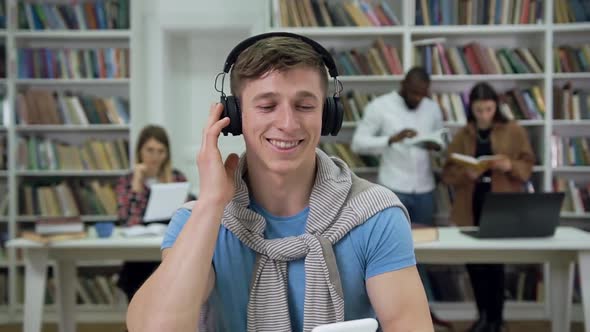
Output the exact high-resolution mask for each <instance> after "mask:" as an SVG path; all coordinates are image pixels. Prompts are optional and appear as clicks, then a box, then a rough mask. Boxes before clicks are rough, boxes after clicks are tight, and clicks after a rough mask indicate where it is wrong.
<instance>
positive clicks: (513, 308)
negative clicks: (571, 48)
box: [265, 0, 590, 320]
mask: <svg viewBox="0 0 590 332" xmlns="http://www.w3.org/2000/svg"><path fill="white" fill-rule="evenodd" d="M336 1H337V0H335V1H334V2H336ZM387 1H388V3H389V4H390V6H391V7H392V8H393V9H394V11H396V14H397V16H398V18H399V19H400V23H401V25H399V26H391V27H308V28H306V27H303V28H292V27H279V26H277V25H275V24H274V23H273V22H278V21H279V19H277V18H278V17H277V15H278V10H277V9H276V8H274V7H273V5H274V4H276V3H278V1H273V0H267V8H268V11H267V13H266V18H265V19H266V21H267V22H269V23H268V24H269V25H268V31H288V32H294V33H298V34H302V35H305V36H308V37H311V38H313V39H315V40H316V41H318V42H320V43H322V44H323V45H324V46H326V47H335V48H341V49H350V48H351V47H357V45H370V44H371V43H372V41H373V40H374V39H376V38H377V37H382V38H383V39H384V40H385V42H386V43H387V42H392V43H393V44H395V46H396V48H397V49H398V51H399V52H400V53H399V55H400V60H401V62H402V65H403V69H404V72H405V71H407V70H408V69H410V68H411V67H412V66H413V65H414V63H413V48H414V47H413V41H416V40H421V39H428V38H439V37H442V38H445V39H446V44H449V45H462V44H466V43H468V42H470V41H478V42H480V43H481V44H483V45H488V46H494V47H517V46H521V45H523V46H525V47H529V48H531V49H532V50H533V52H535V54H536V55H537V57H538V58H539V60H540V61H541V63H542V65H543V69H544V71H543V72H542V73H540V74H509V75H433V76H432V77H431V79H432V84H431V90H432V91H433V92H459V91H468V90H469V89H470V88H471V86H473V85H474V84H475V83H476V82H481V81H485V82H489V83H490V84H492V85H493V86H494V87H495V88H496V89H497V90H498V91H505V90H508V89H511V88H513V87H523V86H527V87H528V86H531V85H539V86H540V87H541V89H542V90H543V94H544V99H545V100H544V102H545V106H546V115H545V118H544V119H543V120H524V121H520V122H519V123H520V124H521V125H522V126H524V127H525V128H526V129H527V130H528V131H529V133H530V134H531V139H532V141H533V145H534V149H535V151H536V152H537V158H538V160H537V163H538V165H537V166H535V167H534V172H533V179H534V180H535V181H534V183H535V187H536V189H537V190H538V191H552V190H553V186H552V181H553V178H554V177H555V176H558V177H569V178H573V179H575V180H576V181H582V182H586V183H590V167H559V168H555V169H554V168H552V167H551V158H552V156H551V151H550V150H551V149H550V140H551V136H552V135H553V134H554V133H557V134H564V135H570V136H571V135H576V136H590V120H584V121H569V120H553V86H554V85H560V86H561V85H562V84H563V83H565V82H567V81H571V82H572V84H573V86H574V87H578V88H584V89H585V90H589V91H590V73H586V72H584V73H553V46H554V45H555V46H559V45H562V44H571V43H590V22H588V23H573V24H554V23H553V8H554V3H555V1H557V0H544V1H543V2H542V3H543V5H544V18H543V21H542V22H541V23H538V24H526V25H513V24H508V25H470V26H468V25H456V26H416V25H414V18H415V6H416V1H418V0H410V1H394V0H387ZM351 45H353V46H351ZM402 79H403V76H401V75H396V76H341V77H340V81H341V82H342V84H343V86H344V91H347V90H359V91H361V92H372V93H386V92H389V91H391V90H395V89H398V88H399V83H400V81H401V80H402ZM445 125H446V127H448V128H449V129H450V130H451V131H453V130H457V129H458V128H460V125H458V124H456V123H450V122H449V123H446V124H445ZM355 128H356V124H355V123H354V122H346V123H344V124H343V126H342V130H341V133H340V135H339V136H338V137H337V138H326V141H327V142H328V141H329V142H333V141H341V142H342V141H344V142H347V141H350V139H351V137H352V134H353V132H354V130H355ZM354 171H355V172H357V173H359V174H361V175H363V176H366V175H373V176H374V175H375V174H374V173H376V171H377V168H375V167H363V168H358V169H354ZM436 218H437V219H440V218H448V213H447V212H439V213H438V214H437V216H436ZM562 219H563V220H564V221H570V220H573V219H575V220H576V225H583V224H587V225H588V226H590V213H584V214H575V213H565V214H564V215H563V216H562ZM580 220H581V221H580ZM568 224H569V223H568ZM434 309H435V310H436V311H437V312H441V316H442V317H448V318H452V319H471V318H473V317H474V316H475V311H474V305H473V304H470V303H457V304H455V303H437V304H436V305H435V308H434ZM579 309H580V308H579V307H576V308H574V315H573V316H574V319H575V320H580V318H581V315H580V312H579ZM507 310H508V312H511V314H509V317H508V319H511V318H520V319H522V318H525V319H526V318H533V319H538V318H541V319H542V318H543V317H546V313H545V307H544V306H543V304H540V303H535V302H532V303H529V302H525V303H513V302H511V303H508V304H507Z"/></svg>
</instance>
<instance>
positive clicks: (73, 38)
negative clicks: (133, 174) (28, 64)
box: [0, 0, 144, 325]
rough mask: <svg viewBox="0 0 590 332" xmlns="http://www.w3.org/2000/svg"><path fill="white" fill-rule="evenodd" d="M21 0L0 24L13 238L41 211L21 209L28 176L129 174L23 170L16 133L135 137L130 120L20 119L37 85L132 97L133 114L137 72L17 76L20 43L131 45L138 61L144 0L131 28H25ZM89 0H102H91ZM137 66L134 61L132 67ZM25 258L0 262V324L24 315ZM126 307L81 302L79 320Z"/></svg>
mask: <svg viewBox="0 0 590 332" xmlns="http://www.w3.org/2000/svg"><path fill="white" fill-rule="evenodd" d="M19 1H22V0H5V2H6V10H5V12H6V14H7V17H6V22H7V28H6V29H2V30H0V40H2V44H3V45H4V46H5V49H6V59H7V60H6V73H7V74H6V75H7V77H6V78H0V86H1V87H2V90H3V93H4V96H5V98H6V100H7V101H8V105H9V106H8V108H7V109H5V111H6V110H8V111H9V112H10V114H11V116H10V122H9V123H6V124H4V125H3V126H0V135H5V136H6V137H7V145H8V146H7V156H8V160H7V164H8V165H7V166H8V167H7V170H0V180H2V181H6V182H8V188H9V190H8V192H9V193H10V200H9V209H8V212H9V213H8V216H6V217H0V229H2V230H7V231H8V233H9V238H14V237H15V236H17V235H18V232H19V230H20V229H22V228H21V227H22V226H24V225H25V224H30V223H31V222H34V221H35V220H36V219H37V218H38V217H37V216H29V215H19V203H18V202H19V197H18V192H19V186H20V184H21V183H22V181H24V180H31V179H32V180H46V179H53V178H76V179H83V178H88V179H99V180H105V179H113V180H114V179H116V178H117V177H119V176H121V175H123V174H126V173H127V172H128V171H127V170H115V171H68V170H58V171H26V170H19V168H18V165H17V163H16V157H17V145H16V144H17V143H16V141H17V138H18V137H20V136H23V135H24V136H26V135H31V134H35V135H46V134H48V135H49V134H50V135H53V136H62V135H63V136H71V137H79V138H80V139H86V138H94V137H97V136H98V137H105V136H106V137H111V136H114V137H119V138H126V139H127V140H128V141H129V142H131V141H132V138H131V137H130V136H131V127H132V126H131V124H128V125H86V126H83V125H20V124H17V123H16V120H15V115H16V110H15V104H16V103H15V101H16V96H17V93H18V92H19V91H21V90H25V89H27V88H39V89H45V90H54V91H75V92H83V93H87V94H88V93H92V94H96V95H98V96H123V97H126V98H127V99H128V100H129V101H130V103H129V107H130V110H129V111H130V115H131V119H133V116H134V114H137V113H136V112H135V105H134V103H133V102H131V101H132V98H131V90H132V88H133V85H134V83H133V82H134V80H135V79H134V78H133V76H131V77H130V78H119V79H36V78H35V79H23V78H19V77H18V59H17V56H18V52H17V49H18V48H19V47H37V46H39V47H53V48H68V47H72V48H76V47H79V48H97V47H98V48H100V47H115V48H119V47H124V48H128V49H129V51H130V54H129V57H130V63H134V62H135V59H137V57H138V55H137V54H135V52H134V51H135V50H134V49H133V47H134V46H135V47H137V46H138V45H141V43H138V42H137V40H136V39H137V38H139V37H138V36H139V34H138V32H137V31H138V29H139V26H138V24H139V23H140V20H139V19H138V15H140V14H139V13H140V12H141V11H140V9H139V8H140V6H142V5H143V3H144V2H143V1H141V0H129V19H130V27H131V28H129V29H124V30H123V29H121V30H22V29H19V28H18V27H17V14H18V13H17V3H18V2H19ZM89 1H91V2H95V1H102V0H89ZM33 2H36V3H56V2H58V3H67V4H72V2H70V1H61V0H60V1H50V0H34V1H33ZM134 68H135V67H134ZM81 218H82V220H83V221H84V222H85V223H95V222H100V221H116V220H117V216H115V215H83V216H81ZM120 264H121V262H120V261H99V262H83V263H80V264H78V266H79V267H98V268H102V267H113V266H115V267H116V266H118V265H120ZM23 267H24V264H23V262H22V261H20V260H19V259H17V253H16V252H15V251H14V250H8V251H7V260H6V261H0V268H3V269H7V270H8V292H9V294H8V305H2V306H0V325H2V324H7V323H13V324H15V323H20V322H22V320H23V319H24V317H23V313H22V311H23V310H22V308H23V304H22V303H18V301H17V290H16V289H17V284H19V283H20V284H22V283H23V282H22V280H21V281H17V278H22V275H20V273H19V271H22V269H23ZM125 310H126V308H125V307H124V306H121V305H88V304H85V305H81V306H78V317H77V318H78V321H82V322H123V321H124V320H125V318H124V316H125ZM44 317H45V321H47V322H55V321H56V320H57V314H56V312H55V307H54V306H53V305H50V306H46V307H45V316H44Z"/></svg>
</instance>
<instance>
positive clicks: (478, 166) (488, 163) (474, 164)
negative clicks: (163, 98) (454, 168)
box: [450, 153, 502, 172]
mask: <svg viewBox="0 0 590 332" xmlns="http://www.w3.org/2000/svg"><path fill="white" fill-rule="evenodd" d="M450 159H451V160H453V161H454V162H456V163H458V164H461V165H462V166H465V167H470V168H472V169H474V170H478V171H480V172H483V171H486V170H488V169H490V168H491V167H492V164H493V162H494V161H497V160H501V159H502V157H501V156H479V157H477V158H475V157H473V156H468V155H466V154H460V153H451V155H450Z"/></svg>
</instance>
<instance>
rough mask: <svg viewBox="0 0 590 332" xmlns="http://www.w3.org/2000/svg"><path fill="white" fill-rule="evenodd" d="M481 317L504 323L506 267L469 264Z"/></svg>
mask: <svg viewBox="0 0 590 332" xmlns="http://www.w3.org/2000/svg"><path fill="white" fill-rule="evenodd" d="M467 272H468V273H469V278H470V279H471V287H473V295H474V296H475V303H476V304H477V311H478V312H479V316H480V317H482V316H485V317H486V318H487V320H489V321H502V320H503V318H504V317H503V311H504V265H502V264H467Z"/></svg>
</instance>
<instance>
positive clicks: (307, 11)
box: [273, 0, 400, 27]
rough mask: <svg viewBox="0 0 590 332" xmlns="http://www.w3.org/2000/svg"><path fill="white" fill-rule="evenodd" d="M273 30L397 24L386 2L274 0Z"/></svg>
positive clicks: (385, 0)
mask: <svg viewBox="0 0 590 332" xmlns="http://www.w3.org/2000/svg"><path fill="white" fill-rule="evenodd" d="M273 14H274V16H273V21H274V22H273V25H274V26H275V27H335V26H336V27H340V26H357V27H369V26H392V25H399V24H400V22H399V19H398V17H397V15H396V10H395V9H394V7H393V6H391V3H390V2H388V1H387V0H379V1H368V0H356V1H350V0H344V1H338V2H335V1H328V0H274V1H273Z"/></svg>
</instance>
